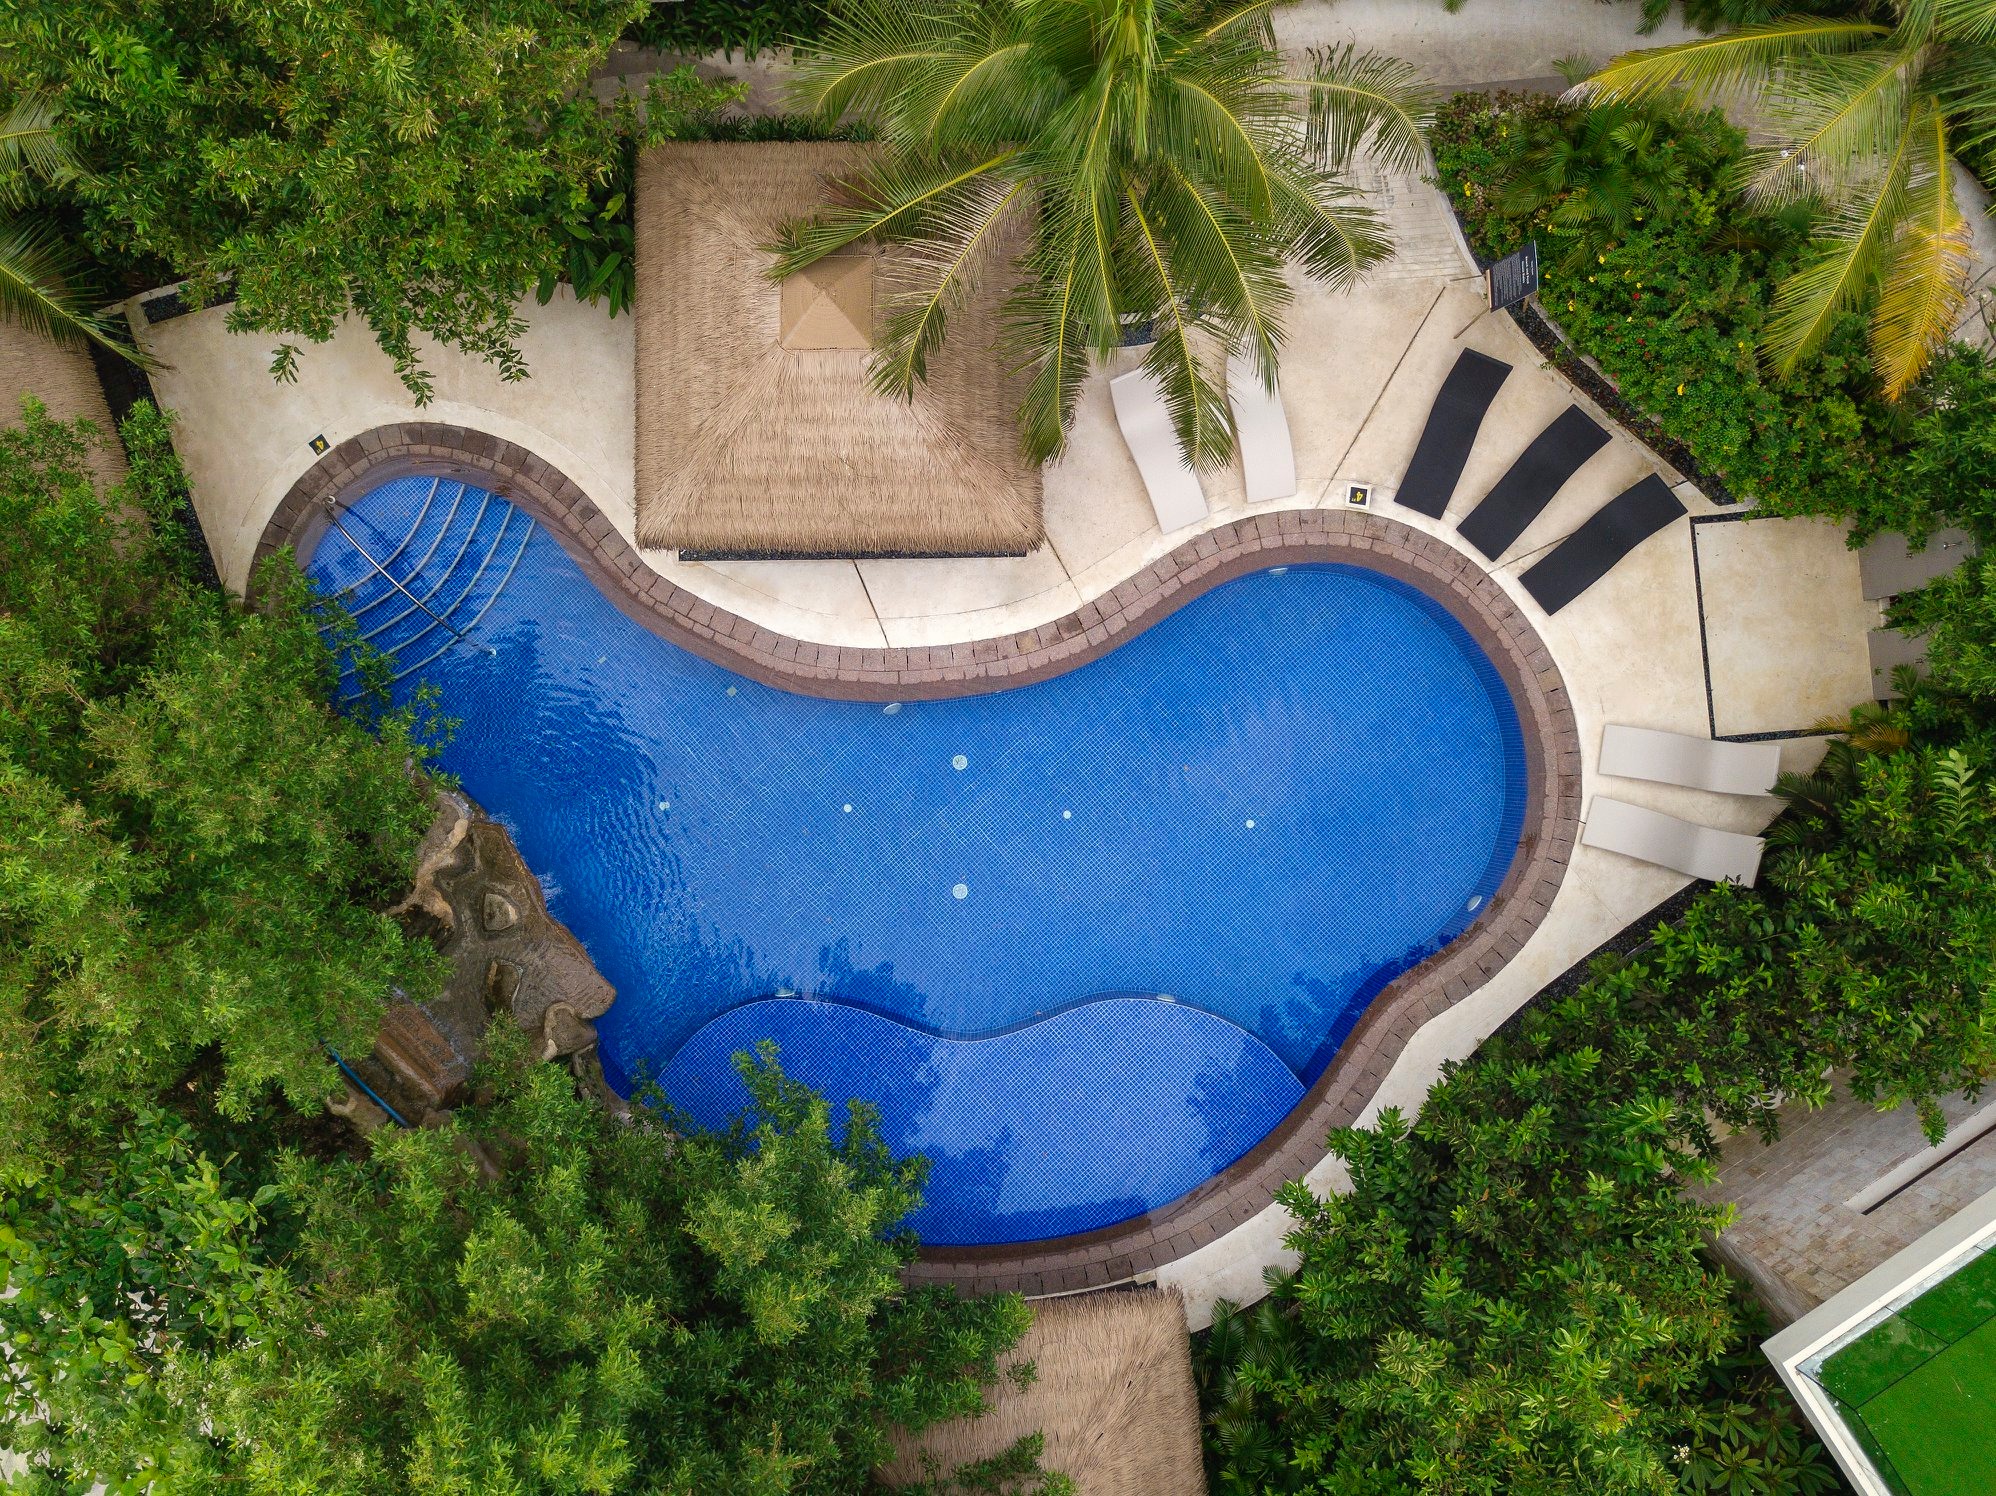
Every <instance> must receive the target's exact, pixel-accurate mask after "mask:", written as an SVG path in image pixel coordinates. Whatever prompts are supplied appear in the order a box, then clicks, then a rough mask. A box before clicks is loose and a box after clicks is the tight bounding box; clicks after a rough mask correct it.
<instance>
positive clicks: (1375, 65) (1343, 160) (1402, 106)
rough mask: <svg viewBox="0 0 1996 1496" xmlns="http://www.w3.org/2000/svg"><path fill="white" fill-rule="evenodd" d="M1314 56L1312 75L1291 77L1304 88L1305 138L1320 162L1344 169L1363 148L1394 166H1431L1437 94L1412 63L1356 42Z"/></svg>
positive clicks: (1389, 167)
mask: <svg viewBox="0 0 1996 1496" xmlns="http://www.w3.org/2000/svg"><path fill="white" fill-rule="evenodd" d="M1309 56H1310V70H1309V74H1308V76H1306V77H1304V78H1300V79H1294V80H1291V81H1292V83H1293V85H1294V86H1295V87H1298V88H1301V89H1302V90H1303V91H1304V97H1305V100H1306V103H1307V113H1306V115H1305V119H1304V138H1305V140H1306V142H1307V143H1308V145H1309V148H1310V150H1311V151H1312V152H1313V153H1314V154H1315V155H1316V157H1317V159H1318V160H1319V161H1321V162H1323V163H1324V164H1325V165H1327V166H1329V167H1331V168H1332V169H1333V170H1342V169H1343V168H1344V167H1345V166H1347V165H1349V164H1350V162H1351V159H1352V157H1353V156H1355V155H1356V154H1357V153H1358V151H1359V150H1360V148H1361V147H1364V148H1367V149H1369V150H1370V152H1371V153H1372V155H1373V156H1374V157H1376V158H1377V159H1378V160H1379V162H1380V164H1381V165H1383V166H1385V167H1386V169H1387V170H1389V171H1402V172H1418V171H1420V170H1422V169H1423V168H1424V167H1425V166H1426V165H1427V160H1428V143H1427V129H1428V126H1429V125H1430V124H1432V123H1433V122H1434V117H1435V97H1434V94H1433V92H1432V91H1431V90H1430V89H1429V88H1428V86H1427V85H1426V84H1425V83H1423V82H1422V81H1421V79H1420V75H1419V74H1418V73H1416V72H1415V70H1414V68H1413V66H1412V65H1411V64H1410V63H1406V62H1402V61H1401V60H1400V59H1399V58H1397V57H1382V56H1380V55H1378V54H1377V53H1373V52H1360V51H1359V50H1358V48H1357V47H1355V46H1346V47H1340V48H1336V49H1331V48H1324V49H1313V50H1312V51H1311V52H1310V54H1309Z"/></svg>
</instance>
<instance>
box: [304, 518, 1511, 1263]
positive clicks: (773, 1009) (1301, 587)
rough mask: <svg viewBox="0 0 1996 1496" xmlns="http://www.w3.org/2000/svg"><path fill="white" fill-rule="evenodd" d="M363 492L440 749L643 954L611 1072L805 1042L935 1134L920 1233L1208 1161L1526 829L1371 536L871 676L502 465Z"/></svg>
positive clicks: (319, 559) (1033, 1223)
mask: <svg viewBox="0 0 1996 1496" xmlns="http://www.w3.org/2000/svg"><path fill="white" fill-rule="evenodd" d="M342 524H343V525H344V526H345V530H346V531H347V532H348V533H346V534H342V533H340V532H339V531H337V530H336V531H330V532H328V534H327V536H326V538H325V539H324V540H323V541H321V542H320V544H319V545H318V547H317V549H316V551H315V553H314V554H313V555H312V556H311V557H310V558H309V565H308V570H309V571H310V573H311V574H312V575H313V577H314V578H315V580H316V581H317V582H318V583H319V585H320V586H321V588H322V589H323V590H325V591H327V592H330V593H337V594H342V596H343V600H344V601H345V603H346V605H347V606H348V607H349V608H350V609H351V610H352V611H353V612H354V613H355V614H356V616H357V617H358V619H359V621H360V625H361V627H362V629H363V630H367V631H373V632H375V642H376V643H377V644H378V645H381V646H382V647H384V648H386V649H388V650H390V651H391V652H392V653H393V654H394V655H395V657H396V661H397V667H398V668H399V669H401V670H404V671H406V672H408V673H407V674H405V675H404V676H403V677H402V678H401V679H400V680H399V681H398V682H397V686H396V689H397V691H398V693H404V694H406V693H407V692H408V691H409V690H412V689H413V688H414V687H415V686H416V685H417V683H418V682H419V681H422V680H429V681H433V682H434V683H435V684H436V685H437V686H438V687H439V689H440V690H441V693H442V701H443V706H444V708H445V710H446V711H447V712H448V714H449V715H451V716H452V717H455V718H457V719H459V721H460V723H461V725H460V727H459V729H458V732H457V735H456V737H455V739H454V740H453V742H452V743H451V744H450V746H449V747H448V748H447V749H446V751H445V753H444V756H443V764H444V767H446V768H447V769H449V770H451V771H452V772H454V773H455V774H457V775H458V776H459V777H460V778H461V779H462V781H463V783H464V786H465V788H466V789H467V790H468V791H469V792H470V793H471V794H472V795H473V796H474V797H475V798H476V799H477V800H478V801H479V802H480V803H481V804H482V805H484V806H485V807H486V809H487V810H489V811H490V812H491V813H492V814H493V815H494V816H496V817H498V818H499V819H500V820H501V821H502V822H503V823H504V824H505V825H506V826H507V828H508V829H509V830H510V831H511V832H512V833H513V836H514V838H515V839H516V841H517V842H518V844H519V846H520V849H521V852H522V853H523V854H524V856H525V857H526V859H527V862H528V863H529V865H530V866H531V867H532V868H533V869H534V871H535V873H536V874H537V875H538V876H539V877H540V879H541V881H542V883H543V885H544V886H545V888H546V889H547V893H548V900H549V905H550V908H551V909H552V910H553V912H554V914H555V915H556V917H557V918H559V919H561V920H562V921H563V922H564V923H566V924H567V925H568V926H569V928H570V929H572V930H573V931H574V932H575V933H576V935H577V936H578V937H579V938H580V939H581V940H582V942H583V944H584V945H585V946H587V948H588V950H589V952H590V954H591V956H592V957H593V958H594V959H595V961H596V963H597V965H598V966H599V967H600V968H601V969H602V971H603V973H604V975H605V976H606V977H608V979H609V980H610V981H611V982H612V983H614V984H615V986H616V988H617V991H618V998H617V1002H616V1005H615V1006H614V1007H613V1008H612V1009H611V1010H610V1012H609V1013H608V1014H607V1015H606V1016H605V1018H604V1019H603V1020H602V1022H601V1023H600V1025H599V1027H600V1028H601V1030H602V1034H603V1058H604V1064H605V1069H606V1071H607V1073H608V1074H609V1077H610V1079H611V1081H612V1083H613V1084H615V1085H617V1086H618V1087H619V1088H620V1089H625V1088H628V1087H629V1086H630V1085H631V1083H632V1080H633V1077H634V1076H635V1075H636V1074H638V1073H640V1071H641V1070H642V1071H645V1072H649V1073H650V1074H653V1075H655V1076H657V1077H658V1078H659V1079H660V1081H661V1083H662V1084H663V1086H664V1088H665V1090H666V1092H667V1093H668V1094H669V1095H670V1096H671V1097H672V1099H673V1100H674V1101H675V1102H677V1103H678V1104H680V1105H682V1106H684V1107H686V1108H687V1109H689V1110H690V1111H691V1112H693V1113H694V1114H695V1115H696V1116H697V1117H699V1118H701V1119H702V1120H703V1121H706V1122H709V1123H719V1122H722V1121H724V1120H726V1119H727V1117H728V1116H730V1115H731V1114H732V1113H734V1112H735V1111H737V1110H738V1109H739V1108H740V1107H741V1105H742V1104H743V1102H744V1101H745V1099H746V1098H745V1093H744V1092H743V1090H742V1087H741V1084H740V1081H739V1079H738V1078H737V1077H736V1076H735V1074H734V1072H733V1069H732V1067H731V1065H730V1063H729V1057H730V1056H731V1055H732V1054H733V1053H735V1052H736V1051H739V1050H742V1049H746V1048H749V1047H751V1045H752V1044H753V1043H754V1042H755V1041H756V1040H758V1039H761V1038H773V1039H775V1040H776V1041H777V1042H778V1043H779V1046H780V1048H781V1052H782V1056H783V1062H784V1065H785V1068H786V1069H787V1070H788V1071H789V1072H790V1073H792V1074H794V1075H796V1076H797V1077H798V1078H800V1079H802V1080H805V1081H807V1082H809V1083H810V1084H812V1085H813V1086H815V1087H817V1088H818V1089H819V1090H821V1091H823V1092H825V1093H826V1094H828V1095H830V1096H831V1097H832V1098H833V1099H834V1100H835V1101H843V1100H844V1099H846V1098H848V1097H861V1098H865V1099H867V1100H870V1101H873V1102H875V1103H877V1104H878V1105H879V1106H880V1108H881V1111H882V1116H883V1126H884V1130H885V1133H886V1135H887V1138H888V1140H889V1142H890V1143H891V1144H893V1145H894V1146H895V1147H896V1148H897V1149H901V1150H904V1151H919V1152H922V1153H925V1154H927V1155H928V1156H929V1157H930V1159H931V1160H932V1171H931V1174H930V1180H929V1187H928V1194H927V1198H926V1200H925V1202H924V1204H923V1206H922V1208H921V1209H920V1210H919V1211H918V1212H917V1213H916V1215H915V1216H914V1217H913V1218H912V1220H911V1225H913V1227H914V1228H915V1229H916V1230H917V1231H919V1232H920V1233H921V1235H922V1237H923V1239H924V1240H926V1241H929V1242H933V1243H938V1244H970V1243H988V1242H1007V1241H1024V1240H1032V1239H1038V1238H1041V1237H1046V1236H1053V1235H1062V1234H1066V1233H1069V1232H1075V1231H1083V1230H1089V1229H1093V1228H1095V1227H1099V1226H1103V1225H1108V1224H1111V1223H1113V1222H1115V1221H1118V1220H1123V1219H1127V1218H1128V1217H1130V1216H1132V1215H1136V1214H1140V1213H1142V1212H1144V1211H1147V1210H1151V1209H1154V1208H1156V1207H1158V1206H1161V1205H1164V1204H1166V1203H1168V1202H1169V1201H1171V1200H1173V1199H1176V1198H1177V1197H1178V1196H1180V1195H1183V1194H1184V1193H1186V1192H1187V1191H1189V1190H1191V1189H1194V1188H1196V1187H1197V1186H1199V1185H1200V1184H1202V1183H1204V1182H1205V1181H1206V1180H1207V1179H1209V1178H1211V1177H1212V1176H1213V1175H1214V1174H1215V1173H1216V1172H1218V1171H1219V1170H1221V1169H1223V1168H1225V1167H1226V1166H1227V1165H1228V1164H1230V1163H1232V1162H1233V1161H1234V1160H1236V1159H1237V1158H1239V1157H1240V1156H1241V1155H1242V1154H1243V1153H1245V1152H1247V1151H1248V1150H1249V1149H1250V1148H1252V1147H1253V1146H1254V1144H1255V1143H1256V1142H1258V1141H1259V1140H1260V1139H1261V1138H1262V1137H1263V1136H1265V1135H1266V1134H1267V1133H1268V1131H1269V1130H1270V1129H1271V1128H1273V1127H1274V1126H1275V1125H1276V1124H1277V1123H1278V1122H1280V1121H1281V1119H1282V1118H1283V1116H1284V1115H1286V1114H1287V1113H1288V1111H1289V1110H1290V1109H1291V1108H1292V1107H1294V1105H1295V1104H1296V1103H1297V1101H1299V1100H1300V1099H1301V1097H1302V1095H1303V1093H1304V1090H1305V1088H1306V1087H1307V1086H1308V1084H1309V1083H1310V1081H1312V1080H1313V1079H1314V1078H1315V1077H1316V1076H1317V1075H1318V1074H1320V1073H1321V1072H1322V1070H1323V1068H1324V1066H1325V1065H1326V1064H1327V1063H1328V1062H1329V1060H1330V1058H1331V1057H1332V1056H1333V1055H1334V1054H1335V1052H1336V1050H1337V1047H1338V1045H1339V1044H1340V1043H1341V1042H1342V1041H1343V1039H1344V1038H1345V1036H1346V1035H1347V1034H1348V1033H1349V1032H1350V1030H1351V1028H1352V1025H1353V1024H1354V1023H1355V1022H1356V1021H1357V1019H1358V1018H1359V1016H1360V1015H1361V1014H1362V1013H1363V1012H1364V1010H1365V1006H1366V1004H1367V1003H1368V1002H1369V1001H1370V999H1371V998H1372V996H1373V995H1374V994H1376V993H1377V992H1378V991H1379V989H1380V988H1381V987H1382V986H1384V985H1385V983H1386V982H1388V981H1390V980H1391V979H1392V977H1394V976H1395V975H1397V974H1398V973H1400V972H1401V971H1404V970H1406V969H1407V968H1408V967H1409V966H1411V965H1413V964H1415V963H1417V962H1419V961H1420V960H1422V959H1424V958H1425V957H1426V956H1428V955H1429V954H1431V953H1433V952H1434V951H1436V950H1438V949H1439V948H1440V947H1441V946H1443V945H1445V944H1446V943H1447V942H1448V941H1449V940H1450V939H1452V938H1453V937H1454V936H1455V935H1457V934H1458V933H1460V932H1461V930H1462V929H1463V928H1465V927H1466V926H1467V925H1468V924H1469V922H1470V921H1471V920H1472V919H1473V918H1474V916H1475V912H1476V910H1477V909H1478V908H1479V907H1480V906H1481V905H1482V903H1483V902H1484V901H1486V900H1487V899H1489V898H1490V897H1491V895H1492V894H1493V893H1494V892H1495V891H1496V889H1497V886H1498V885H1499V883H1501V881H1502V880H1503V877H1504V873H1505V871H1506V870H1507V868H1508V867H1509V865H1510V861H1511V858H1512V855H1513V853H1514V851H1515V849H1516V845H1517V841H1518V836H1519V832H1520V828H1521V825H1522V819H1523V802H1524V789H1525V773H1524V767H1523V747H1522V742H1521V739H1520V734H1519V729H1518V723H1517V718H1516V715H1515V712H1514V710H1513V707H1512V705H1511V701H1510V698H1509V695H1508V693H1507V692H1506V690H1505V689H1504V687H1503V685H1502V682H1501V680H1500V679H1499V677H1498V676H1497V674H1496V671H1495V670H1494V668H1493V667H1492V666H1491V664H1490V662H1489V661H1488V660H1487V659H1486V658H1485V657H1484V655H1483V654H1482V652H1481V651H1480V650H1479V649H1478V647H1477V646H1476V644H1475V643H1474V641H1473V640H1472V639H1471V638H1470V637H1469V635H1468V633H1467V632H1466V631H1465V630H1464V629H1463V627H1462V626H1461V625H1460V624H1459V623H1458V622H1457V621H1456V620H1455V619H1454V618H1453V617H1452V616H1451V615H1450V614H1449V613H1448V612H1447V611H1446V610H1445V609H1444V608H1442V607H1441V606H1440V605H1439V604H1437V603H1435V602H1434V601H1432V600H1431V599H1429V598H1428V597H1427V596H1425V595H1424V594H1422V593H1420V592H1418V591H1416V590H1415V589H1412V588H1410V587H1407V586H1405V585H1403V584H1401V583H1399V582H1396V581H1394V580H1392V579H1390V578H1387V577H1384V576H1382V575H1379V574H1378V573H1375V572H1371V571H1367V570H1364V569H1360V568H1356V567H1347V566H1311V567H1294V568H1287V569H1280V570H1276V571H1268V572H1260V573H1256V574H1254V575H1251V576H1247V577H1243V578H1241V579H1239V580H1236V581H1233V582H1230V583H1227V584H1226V585H1224V586H1222V587H1219V588H1217V589H1215V590H1214V591H1212V592H1211V593H1208V594H1207V595H1205V596H1204V597H1201V598H1199V599H1197V600H1195V601H1193V602H1191V603H1189V604H1187V605H1186V606H1185V607H1184V608H1182V609H1181V610H1179V611H1178V612H1176V613H1174V614H1172V615H1171V616H1169V617H1167V618H1165V619H1164V620H1162V621H1161V622H1159V623H1158V624H1156V625H1155V626H1154V627H1152V628H1150V629H1149V630H1147V631H1145V632H1144V633H1142V634H1139V635H1137V636H1135V637H1133V638H1131V639H1128V640H1127V641H1126V642H1124V643H1123V644H1121V645H1120V646H1119V647H1118V648H1116V649H1114V650H1113V651H1111V652H1110V653H1109V654H1108V655H1106V656H1104V657H1103V658H1101V659H1099V660H1096V661H1094V662H1093V663H1091V664H1088V665H1086V666H1083V667H1082V668H1080V669H1078V670H1075V671H1073V672H1070V673H1068V674H1066V675H1062V676H1059V677H1056V678H1055V679H1052V680H1048V681H1044V682H1041V683H1038V684H1035V685H1031V686H1026V687H1022V688H1019V689H1016V690H1011V691H1005V692H999V693H995V694H989V695H982V696H972V697H964V698H960V699H957V700H950V701H920V702H907V703H900V704H887V705H882V704H879V703H857V702H842V701H825V700H819V699H816V698H813V697H807V696H801V695H795V694H791V693H789V692H785V691H781V690H776V689H773V688H771V687H768V686H763V685H758V684H756V683H755V682H753V681H750V680H748V679H746V678H744V677H742V676H738V675H735V674H733V673H732V672H730V671H728V670H725V669H723V668H721V667H720V666H717V665H713V664H709V663H708V662H707V661H705V660H702V659H700V658H698V657H696V656H694V655H692V654H689V653H687V652H686V651H684V650H682V649H680V648H678V647H677V646H675V645H673V644H670V643H668V642H666V641H664V640H663V639H660V638H659V637H657V636H656V635H654V634H652V633H651V632H649V631H648V630H647V629H645V628H644V627H642V626H641V625H639V624H637V623H635V622H634V621H632V620H631V619H630V618H628V617H627V616H626V615H625V614H623V613H622V612H620V611H619V610H618V609H617V608H616V607H615V606H614V605H613V604H612V603H611V602H610V601H609V600H608V599H607V598H605V597H604V596H603V595H602V593H600V592H599V591H598V590H597V588H596V587H595V586H594V584H593V583H591V582H590V581H589V579H588V578H587V577H586V576H585V575H584V574H583V573H582V571H581V570H580V568H579V567H578V566H577V565H576V564H575V562H574V561H573V560H572V559H571V558H570V557H569V556H568V555H567V553H566V552H564V551H563V550H562V549H561V547H560V546H559V545H558V544H556V543H555V542H554V540H553V539H552V538H551V537H550V536H548V535H547V534H545V533H544V532H541V531H539V530H538V529H536V528H534V527H533V526H532V525H531V523H530V522H529V520H528V519H527V516H526V515H525V514H524V513H523V512H521V511H517V510H515V509H513V508H512V506H510V505H508V504H506V503H505V502H504V501H503V500H500V499H498V498H495V497H493V496H492V495H490V494H485V493H482V492H480V491H479V490H477V489H475V488H461V487H460V486H459V485H458V484H456V483H454V482H442V483H439V482H437V481H436V480H433V479H429V478H408V479H400V480H397V481H394V482H391V483H389V484H387V485H385V486H383V487H382V488H380V489H378V490H376V491H375V492H373V493H372V494H370V495H368V496H367V497H365V498H363V499H362V500H360V501H359V502H358V503H357V504H355V505H354V506H353V507H352V508H351V509H349V510H348V511H346V513H345V514H344V516H343V517H342ZM349 536H350V537H351V539H350V538H349ZM356 544H357V545H358V547H360V548H364V549H365V550H366V551H367V552H368V553H369V554H370V555H371V556H372V557H373V558H374V559H375V561H377V562H380V563H382V564H383V565H385V566H386V568H387V569H388V570H389V571H390V572H391V573H392V574H393V575H394V576H395V577H396V578H397V579H398V580H399V581H400V582H401V583H402V587H403V588H404V589H406V591H404V590H398V589H397V588H395V587H393V586H391V585H390V584H389V583H387V582H386V581H384V580H383V579H382V578H381V576H380V575H379V573H378V572H377V571H376V570H375V569H374V567H373V566H371V565H370V564H369V563H368V562H367V561H366V560H364V559H363V558H362V556H361V555H360V554H359V551H358V550H357V549H356ZM411 594H413V595H414V597H416V598H420V599H422V600H423V601H424V604H425V606H424V607H423V608H418V607H416V606H415V605H414V604H413V603H412V602H411V600H410V595H411ZM432 613H435V614H440V615H443V616H444V617H446V618H447V619H448V620H449V621H450V623H451V624H452V625H454V626H455V627H456V628H458V629H459V630H462V631H464V632H465V633H466V635H467V636H468V640H469V642H466V643H460V642H457V641H456V640H454V639H453V638H452V636H451V635H450V634H449V633H448V632H447V631H446V630H444V629H443V628H440V627H439V626H437V624H436V623H435V622H434V621H433V620H432V618H431V616H430V615H431V614H432Z"/></svg>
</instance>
